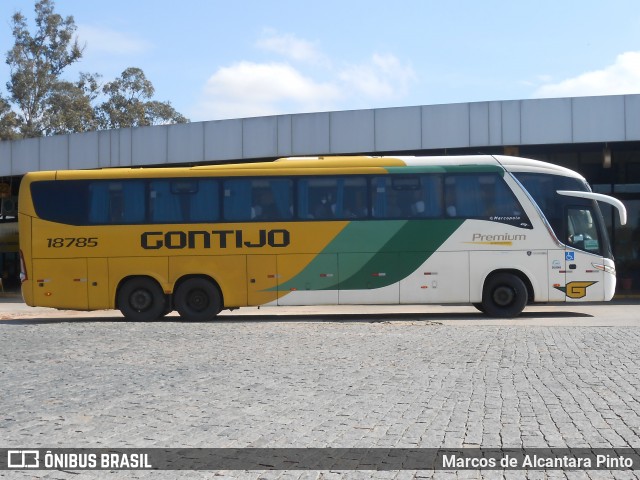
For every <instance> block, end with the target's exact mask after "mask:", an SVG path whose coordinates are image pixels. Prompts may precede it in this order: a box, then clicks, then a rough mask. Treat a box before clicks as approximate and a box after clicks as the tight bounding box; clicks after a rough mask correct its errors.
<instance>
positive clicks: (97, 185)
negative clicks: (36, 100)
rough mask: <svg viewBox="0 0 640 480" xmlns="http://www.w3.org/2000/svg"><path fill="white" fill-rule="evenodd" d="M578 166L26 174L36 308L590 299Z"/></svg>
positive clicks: (607, 284)
mask: <svg viewBox="0 0 640 480" xmlns="http://www.w3.org/2000/svg"><path fill="white" fill-rule="evenodd" d="M597 201H604V202H607V203H609V204H611V205H614V206H615V207H616V208H618V210H619V212H620V221H621V222H623V223H624V222H625V221H626V212H625V210H624V206H623V205H622V204H621V203H620V202H619V201H618V200H616V199H613V198H611V197H607V196H604V195H599V194H595V193H593V192H591V191H590V189H589V187H588V185H587V183H586V181H585V180H584V178H582V177H581V176H580V175H579V174H577V173H575V172H572V171H571V170H567V169H565V168H561V167H557V166H554V165H551V164H548V163H543V162H539V161H535V160H528V159H522V158H516V157H507V156H462V157H363V156H358V157H325V158H322V157H319V158H288V159H281V160H277V161H274V162H269V163H246V164H226V165H215V166H200V167H190V168H186V167H185V168H138V169H104V170H86V171H71V170H69V171H50V172H34V173H29V174H27V175H26V176H25V177H24V179H23V180H22V184H21V189H20V197H19V203H18V205H19V230H20V232H19V233H20V252H21V262H22V293H23V296H24V299H25V302H26V303H27V304H28V305H31V306H46V307H54V308H59V309H73V310H100V309H119V310H120V311H121V312H122V313H123V315H124V316H125V318H126V319H130V320H138V321H146V320H154V319H157V318H160V317H162V316H164V315H166V314H168V313H169V312H171V311H173V310H177V311H178V312H179V314H180V315H181V317H182V318H184V319H186V320H195V321H200V320H209V319H213V318H215V317H216V315H217V314H218V313H219V312H220V311H222V310H223V309H235V308H239V307H245V306H260V305H322V304H334V305H339V304H446V303H470V304H473V305H475V306H476V307H477V308H478V309H479V310H481V311H483V312H485V313H486V314H487V315H490V316H496V317H513V316H517V315H519V314H520V313H521V312H522V310H523V309H524V308H525V306H526V305H527V304H530V303H533V302H555V301H603V300H609V299H611V298H612V296H613V294H614V290H615V265H614V262H613V256H612V253H611V247H610V244H609V240H608V238H607V235H606V229H605V225H604V221H603V218H602V214H601V212H600V210H599V207H598V204H597Z"/></svg>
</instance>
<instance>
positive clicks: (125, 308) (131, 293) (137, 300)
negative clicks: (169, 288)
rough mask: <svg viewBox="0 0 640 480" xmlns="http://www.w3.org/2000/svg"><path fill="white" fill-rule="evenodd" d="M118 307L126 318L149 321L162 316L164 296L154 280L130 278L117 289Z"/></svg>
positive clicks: (164, 304)
mask: <svg viewBox="0 0 640 480" xmlns="http://www.w3.org/2000/svg"><path fill="white" fill-rule="evenodd" d="M118 308H119V309H120V311H121V312H122V314H123V315H124V317H125V318H126V319H127V320H132V321H135V322H149V321H152V320H157V319H158V318H160V317H162V316H163V314H164V312H165V309H166V298H165V295H164V292H163V291H162V289H161V288H160V285H158V283H157V282H156V281H155V280H152V279H151V278H146V277H136V278H131V279H129V280H127V281H125V283H124V284H123V285H122V286H121V287H120V289H119V290H118Z"/></svg>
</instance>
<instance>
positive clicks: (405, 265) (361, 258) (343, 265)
mask: <svg viewBox="0 0 640 480" xmlns="http://www.w3.org/2000/svg"><path fill="white" fill-rule="evenodd" d="M463 221H464V220H413V221H407V220H390V221H380V222H351V223H350V224H349V225H347V226H346V227H345V229H344V230H342V232H340V234H338V235H337V236H336V238H335V239H334V240H333V241H332V242H331V243H330V244H329V245H327V247H326V248H325V249H324V250H323V251H322V252H320V254H319V255H317V256H316V257H315V258H314V259H313V260H312V261H311V262H310V263H309V264H308V265H307V266H306V267H305V268H304V269H303V270H302V271H301V272H300V273H299V274H297V275H296V276H295V277H293V278H292V279H290V280H288V281H286V282H284V283H282V284H280V285H279V286H278V287H277V289H278V290H280V291H286V290H289V289H290V288H299V286H300V285H305V289H307V290H336V289H341V290H362V289H370V288H381V287H385V286H387V285H391V284H393V283H396V282H399V281H400V280H402V279H403V278H406V277H407V276H408V275H410V274H411V273H412V272H414V271H415V270H416V269H417V268H418V267H419V266H420V265H422V264H423V263H424V262H425V261H426V260H427V259H428V258H429V257H430V256H431V255H432V254H433V252H435V251H436V250H437V249H438V248H440V246H441V245H442V244H443V243H444V242H445V240H446V239H447V238H449V237H450V236H451V235H452V234H453V232H455V231H456V230H457V229H458V228H459V227H460V225H462V223H463ZM336 255H338V264H339V274H338V275H336V276H335V277H333V281H332V282H330V283H329V284H328V283H327V281H326V278H321V277H320V276H319V274H318V272H324V271H330V270H332V269H335V260H336ZM269 290H271V291H273V290H276V288H272V289H269Z"/></svg>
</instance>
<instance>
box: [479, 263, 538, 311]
mask: <svg viewBox="0 0 640 480" xmlns="http://www.w3.org/2000/svg"><path fill="white" fill-rule="evenodd" d="M528 300H529V296H528V294H527V287H526V285H525V284H524V282H523V281H522V280H521V279H520V277H518V276H516V275H514V274H512V273H507V272H501V273H496V274H493V275H491V276H490V277H489V278H488V279H487V280H486V282H485V284H484V289H483V291H482V308H483V309H484V313H486V314H487V315H489V316H490V317H498V318H513V317H517V316H518V315H520V314H521V313H522V310H524V307H525V306H526V305H527V301H528Z"/></svg>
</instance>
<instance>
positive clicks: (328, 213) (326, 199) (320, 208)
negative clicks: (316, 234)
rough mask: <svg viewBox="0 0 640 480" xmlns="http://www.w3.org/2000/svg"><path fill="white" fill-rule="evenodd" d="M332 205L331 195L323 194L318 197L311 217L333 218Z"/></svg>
mask: <svg viewBox="0 0 640 480" xmlns="http://www.w3.org/2000/svg"><path fill="white" fill-rule="evenodd" d="M334 208H335V207H333V205H332V202H331V195H325V196H323V197H322V198H321V199H320V202H319V203H318V204H317V205H316V207H315V209H314V211H313V217H314V218H319V219H326V218H333V215H334V214H333V209H334Z"/></svg>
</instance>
